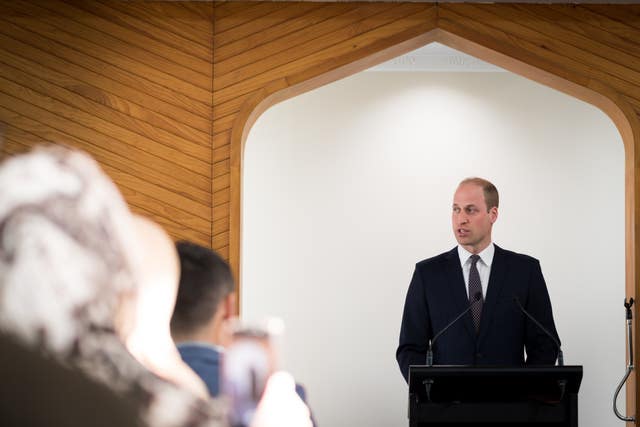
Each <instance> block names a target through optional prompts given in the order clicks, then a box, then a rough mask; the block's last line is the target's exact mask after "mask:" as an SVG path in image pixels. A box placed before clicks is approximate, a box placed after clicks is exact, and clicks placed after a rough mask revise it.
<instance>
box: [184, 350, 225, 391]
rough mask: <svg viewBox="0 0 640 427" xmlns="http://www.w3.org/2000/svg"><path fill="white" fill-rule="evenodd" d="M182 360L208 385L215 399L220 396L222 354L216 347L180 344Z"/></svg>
mask: <svg viewBox="0 0 640 427" xmlns="http://www.w3.org/2000/svg"><path fill="white" fill-rule="evenodd" d="M178 351H179V352H180V357H182V360H183V361H184V362H185V363H186V364H187V365H189V367H190V368H191V369H193V370H194V372H195V373H196V374H198V376H199V377H200V378H202V381H204V383H205V384H206V385H207V388H208V389H209V394H210V395H211V396H213V397H215V396H217V395H218V394H220V352H219V351H218V350H216V348H215V347H213V346H209V345H207V344H200V343H184V344H178Z"/></svg>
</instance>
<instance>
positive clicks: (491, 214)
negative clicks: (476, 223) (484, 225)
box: [489, 206, 498, 224]
mask: <svg viewBox="0 0 640 427" xmlns="http://www.w3.org/2000/svg"><path fill="white" fill-rule="evenodd" d="M489 218H490V219H491V224H493V223H495V222H496V221H497V220H498V208H497V207H496V206H494V207H492V208H491V209H489Z"/></svg>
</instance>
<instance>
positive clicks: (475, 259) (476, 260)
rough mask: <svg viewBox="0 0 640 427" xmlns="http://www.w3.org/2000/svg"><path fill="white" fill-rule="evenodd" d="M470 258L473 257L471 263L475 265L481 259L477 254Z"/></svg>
mask: <svg viewBox="0 0 640 427" xmlns="http://www.w3.org/2000/svg"><path fill="white" fill-rule="evenodd" d="M470 259H471V265H472V266H474V265H476V264H477V263H478V261H479V260H480V255H475V254H474V255H471V257H470Z"/></svg>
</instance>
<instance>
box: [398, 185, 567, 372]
mask: <svg viewBox="0 0 640 427" xmlns="http://www.w3.org/2000/svg"><path fill="white" fill-rule="evenodd" d="M497 219H498V191H497V189H496V188H495V186H494V185H493V184H491V183H490V182H489V181H486V180H484V179H481V178H468V179H465V180H464V181H462V182H461V183H460V185H459V186H458V188H457V190H456V192H455V195H454V198H453V211H452V225H453V233H454V235H455V237H456V240H457V241H458V246H457V247H456V248H454V249H452V250H451V251H449V252H445V253H443V254H440V255H438V256H435V257H433V258H429V259H426V260H423V261H420V262H419V263H417V264H416V268H415V271H414V273H413V278H412V280H411V284H410V285H409V290H408V292H407V297H406V301H405V306H404V314H403V316H402V325H401V328H400V340H399V341H400V342H399V345H398V349H397V351H396V359H397V360H398V364H399V365H400V370H401V372H402V375H403V376H404V378H405V380H406V379H407V377H408V373H409V366H410V365H424V364H425V357H426V352H427V346H428V342H429V341H430V340H432V339H433V338H434V336H435V335H436V334H438V333H439V332H440V331H442V330H443V329H444V328H445V326H446V325H447V324H449V322H451V321H452V320H453V319H455V318H456V316H458V315H459V314H460V313H462V312H463V311H465V310H466V309H467V308H469V307H470V306H471V307H470V310H469V312H468V313H467V314H466V315H464V316H463V317H462V318H461V319H460V320H459V321H458V322H456V323H455V324H453V325H452V326H451V327H450V328H449V329H448V330H447V331H446V332H444V333H443V334H442V335H441V336H440V337H439V338H438V339H437V341H436V342H435V343H434V346H433V362H434V364H437V365H510V366H519V365H524V364H525V363H526V364H528V365H540V364H553V363H555V360H556V357H557V354H558V348H557V346H556V344H555V343H554V342H553V340H551V339H550V338H549V337H548V336H547V335H546V334H545V333H544V332H543V331H542V330H541V329H540V328H539V327H538V326H537V325H535V324H534V323H533V322H531V321H530V320H528V318H527V317H526V316H525V315H524V314H523V313H522V311H521V310H520V308H519V307H518V303H517V302H516V299H517V300H518V301H519V302H520V303H521V304H522V306H523V307H524V308H525V309H526V310H527V311H528V312H529V313H530V314H531V315H532V316H533V317H534V318H535V319H536V320H538V321H539V322H540V323H541V324H542V325H543V326H544V327H545V328H546V329H547V330H548V331H550V333H551V334H553V335H554V336H555V337H556V338H558V334H557V332H556V328H555V324H554V321H553V313H552V310H551V301H550V299H549V293H548V292H547V287H546V285H545V282H544V278H543V276H542V271H541V269H540V263H539V262H538V260H536V259H534V258H531V257H529V256H527V255H521V254H517V253H515V252H511V251H507V250H504V249H502V248H500V247H498V246H497V245H495V244H494V243H493V242H492V240H491V230H492V227H493V224H494V223H495V222H496V220H497ZM558 341H559V339H558ZM525 351H526V361H525V355H524V353H525Z"/></svg>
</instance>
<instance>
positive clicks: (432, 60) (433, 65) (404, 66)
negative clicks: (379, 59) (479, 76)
mask: <svg viewBox="0 0 640 427" xmlns="http://www.w3.org/2000/svg"><path fill="white" fill-rule="evenodd" d="M367 71H432V72H505V70H504V69H502V68H500V67H497V66H495V65H493V64H489V63H488V62H484V61H482V60H480V59H478V58H476V57H474V56H471V55H467V54H466V53H462V52H460V51H458V50H455V49H452V48H450V47H448V46H445V45H443V44H440V43H430V44H428V45H426V46H423V47H421V48H419V49H416V50H414V51H411V52H409V53H407V54H404V55H401V56H398V57H396V58H393V59H392V60H390V61H387V62H384V63H382V64H379V65H376V66H375V67H372V68H369V69H368V70H367Z"/></svg>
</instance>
